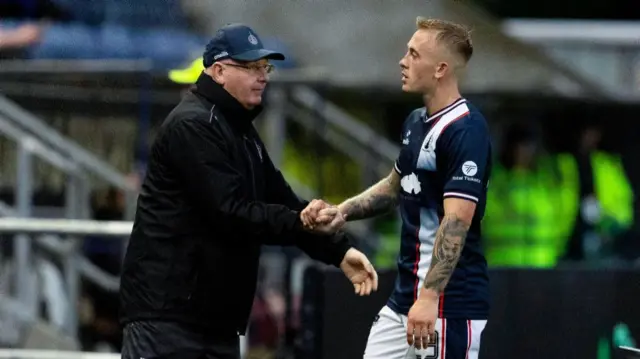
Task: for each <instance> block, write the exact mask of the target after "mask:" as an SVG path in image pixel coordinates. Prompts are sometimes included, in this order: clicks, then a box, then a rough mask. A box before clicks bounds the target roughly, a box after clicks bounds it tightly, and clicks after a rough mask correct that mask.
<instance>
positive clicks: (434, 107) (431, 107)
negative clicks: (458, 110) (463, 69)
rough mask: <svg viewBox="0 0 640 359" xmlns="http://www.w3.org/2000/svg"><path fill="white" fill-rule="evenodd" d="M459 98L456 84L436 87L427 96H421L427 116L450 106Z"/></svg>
mask: <svg viewBox="0 0 640 359" xmlns="http://www.w3.org/2000/svg"><path fill="white" fill-rule="evenodd" d="M460 97H462V96H461V95H460V91H458V86H457V85H456V84H450V85H448V86H447V85H445V84H442V85H441V86H438V87H436V89H435V90H434V91H433V92H432V93H429V94H425V95H424V96H423V100H424V105H425V106H426V107H427V114H428V115H429V116H431V115H432V114H434V113H436V112H438V111H440V110H442V109H443V108H445V107H447V106H449V105H451V104H452V103H453V102H455V101H456V100H458V99H459V98H460Z"/></svg>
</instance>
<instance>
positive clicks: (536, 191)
mask: <svg viewBox="0 0 640 359" xmlns="http://www.w3.org/2000/svg"><path fill="white" fill-rule="evenodd" d="M562 186H563V183H561V179H560V176H559V174H558V172H557V170H556V168H555V167H554V163H553V157H550V156H545V155H544V154H543V150H542V143H541V139H540V136H539V134H538V133H537V131H536V129H534V127H533V126H532V125H531V124H528V123H523V124H520V123H518V124H514V125H511V126H509V127H508V128H507V131H506V132H505V134H504V137H503V144H502V149H501V151H500V155H499V156H498V161H496V165H495V167H494V170H493V174H492V176H491V185H490V186H489V190H488V193H487V210H486V215H485V218H484V220H483V222H482V224H483V227H482V229H483V246H484V250H485V255H486V257H487V262H488V264H489V265H490V266H492V267H543V268H548V267H553V266H555V265H556V264H557V263H558V261H559V260H560V259H561V257H562V255H563V254H564V251H565V246H566V244H567V237H568V236H569V234H570V231H571V228H572V227H571V223H572V221H571V216H572V215H573V213H572V212H571V208H572V207H573V202H572V201H575V199H572V198H569V199H567V198H566V196H564V197H563V196H562V195H561V194H562V191H563V188H562ZM567 202H570V203H567Z"/></svg>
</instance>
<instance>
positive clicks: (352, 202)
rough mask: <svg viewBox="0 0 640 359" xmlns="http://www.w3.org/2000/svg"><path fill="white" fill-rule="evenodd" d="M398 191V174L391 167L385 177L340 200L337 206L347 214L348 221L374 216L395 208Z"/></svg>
mask: <svg viewBox="0 0 640 359" xmlns="http://www.w3.org/2000/svg"><path fill="white" fill-rule="evenodd" d="M399 191H400V176H399V175H398V173H397V172H396V170H395V169H392V170H391V173H390V174H389V175H388V176H387V177H385V178H383V179H382V180H381V181H380V182H378V183H376V184H374V185H373V186H371V187H369V189H367V190H366V191H364V192H362V193H360V194H359V195H357V196H355V197H353V198H350V199H348V200H346V201H344V202H342V203H341V204H340V205H339V206H338V208H339V209H340V212H342V213H343V214H346V215H347V220H348V221H355V220H358V219H365V218H370V217H375V216H378V215H381V214H385V213H387V212H389V211H391V210H392V209H394V208H396V206H397V205H398V192H399Z"/></svg>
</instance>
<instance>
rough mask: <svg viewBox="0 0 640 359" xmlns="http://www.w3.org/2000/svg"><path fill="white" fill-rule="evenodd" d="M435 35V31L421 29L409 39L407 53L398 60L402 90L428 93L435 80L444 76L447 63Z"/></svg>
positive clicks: (434, 84)
mask: <svg viewBox="0 0 640 359" xmlns="http://www.w3.org/2000/svg"><path fill="white" fill-rule="evenodd" d="M436 35H437V32H436V31H433V30H422V29H421V30H418V31H416V32H415V33H414V34H413V36H412V37H411V40H409V43H408V44H407V53H406V54H405V55H404V57H403V58H402V59H401V60H400V68H401V69H402V90H403V91H405V92H417V93H421V94H427V93H430V92H431V91H432V90H433V89H434V88H435V86H436V83H437V80H438V79H439V78H441V77H442V76H444V71H445V70H446V67H447V66H448V65H447V64H446V61H445V58H444V57H443V51H442V47H440V46H439V45H438V42H437V41H436ZM443 66H444V67H445V68H443Z"/></svg>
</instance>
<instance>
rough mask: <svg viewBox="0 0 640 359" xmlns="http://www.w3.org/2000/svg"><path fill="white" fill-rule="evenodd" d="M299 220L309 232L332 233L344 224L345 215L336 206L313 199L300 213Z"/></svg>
mask: <svg viewBox="0 0 640 359" xmlns="http://www.w3.org/2000/svg"><path fill="white" fill-rule="evenodd" d="M300 220H301V221H302V224H303V225H304V227H305V228H306V229H307V230H308V231H310V232H315V233H321V234H333V233H336V232H337V231H338V230H339V229H340V228H342V226H344V224H345V223H346V216H345V215H343V214H342V213H341V212H340V210H339V209H338V207H337V206H333V205H331V204H329V203H327V202H325V201H322V200H318V199H314V200H313V201H311V203H309V205H308V206H307V208H305V209H304V210H303V211H302V212H301V213H300Z"/></svg>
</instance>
